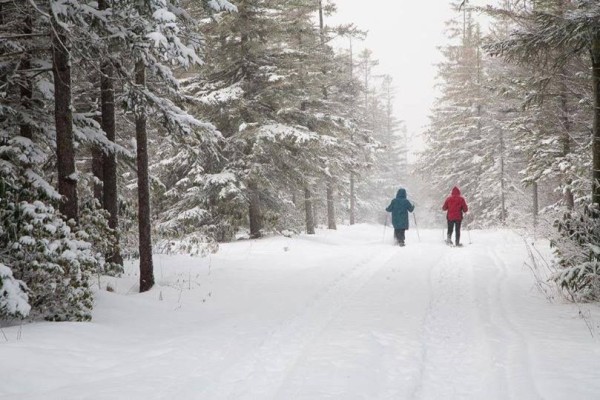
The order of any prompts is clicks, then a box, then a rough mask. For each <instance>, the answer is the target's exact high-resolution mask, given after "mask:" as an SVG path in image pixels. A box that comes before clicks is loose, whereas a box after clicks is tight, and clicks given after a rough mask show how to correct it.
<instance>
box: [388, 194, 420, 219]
mask: <svg viewBox="0 0 600 400" xmlns="http://www.w3.org/2000/svg"><path fill="white" fill-rule="evenodd" d="M414 209H415V206H414V205H413V203H411V202H410V201H408V199H407V198H406V189H398V193H397V194H396V198H395V199H394V200H392V202H391V203H390V205H389V206H388V208H386V209H385V210H386V211H387V212H391V213H392V225H393V226H394V229H408V212H409V211H410V212H413V210H414Z"/></svg>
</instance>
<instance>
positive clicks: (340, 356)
mask: <svg viewBox="0 0 600 400" xmlns="http://www.w3.org/2000/svg"><path fill="white" fill-rule="evenodd" d="M382 229H383V227H376V226H368V225H360V226H354V227H351V228H348V227H345V228H342V229H340V231H338V232H328V231H320V232H319V234H318V235H317V236H312V237H308V236H300V237H296V238H292V239H289V238H283V237H280V238H269V239H263V240H259V241H243V242H238V243H232V244H227V245H224V246H223V247H222V249H221V251H220V252H219V253H218V254H216V255H214V256H212V257H210V258H208V259H198V258H190V257H183V256H177V257H176V256H170V257H167V256H161V257H158V256H157V257H156V259H155V260H156V261H155V273H156V277H157V283H158V285H157V287H156V288H155V289H153V290H152V291H151V292H149V293H145V294H141V295H140V294H136V293H135V290H136V285H135V282H136V280H137V277H136V275H135V266H133V265H132V266H130V267H129V271H130V274H128V275H127V276H126V277H124V278H119V279H115V278H106V279H104V280H103V281H102V283H101V286H102V288H103V289H104V288H105V287H106V285H107V284H109V285H110V286H111V287H112V288H113V289H115V291H116V292H115V293H109V292H106V291H105V290H100V291H99V292H98V295H97V305H96V309H95V312H94V322H92V323H83V324H81V323H36V324H28V325H25V326H23V327H10V328H4V329H3V332H4V334H5V335H6V338H7V340H5V341H4V342H2V343H1V344H0V376H2V377H3V378H2V382H3V383H2V385H0V399H23V400H25V399H40V400H41V399H44V400H47V399H57V400H58V399H128V400H129V399H140V400H142V399H143V400H149V399H177V400H180V399H182V400H183V399H190V400H193V399H202V400H204V399H207V400H213V399H215V400H218V399H235V400H238V399H255V400H267V399H281V400H287V399H306V400H309V399H310V400H313V399H342V400H346V399H367V400H372V399H598V398H600V368H598V367H599V366H600V342H599V341H598V339H597V336H596V337H594V336H593V335H597V334H598V331H599V330H600V329H598V326H597V325H598V319H599V318H600V313H598V308H597V307H596V306H586V307H585V308H584V309H583V310H582V312H583V314H584V315H585V316H586V317H587V318H586V319H585V320H584V319H582V318H581V317H580V316H579V312H580V309H579V308H578V306H576V305H572V304H566V303H564V302H562V301H560V300H558V299H557V300H556V301H555V302H554V303H549V302H548V301H547V300H546V298H545V297H544V295H543V294H542V293H540V292H539V291H538V290H537V289H536V287H535V282H534V280H533V278H532V274H531V272H530V271H529V270H528V268H527V267H526V266H525V264H524V263H525V262H527V261H528V259H527V250H526V246H525V241H524V240H523V239H522V238H521V237H519V236H518V235H516V234H514V233H511V232H508V231H503V232H498V231H496V232H492V231H489V232H486V231H476V232H473V233H472V234H471V241H472V244H467V246H466V247H464V248H451V247H448V246H446V245H444V244H443V243H442V237H443V236H442V232H441V230H439V231H421V241H420V242H419V241H418V239H417V237H416V232H414V231H409V235H408V237H407V243H408V245H407V247H404V248H399V247H395V246H392V245H391V237H390V236H391V232H390V231H389V229H388V230H387V232H386V236H385V238H384V237H383V231H382ZM464 239H465V240H464V241H465V242H467V243H468V242H469V238H468V236H467V235H465V238H464ZM538 246H543V245H542V244H539V245H538ZM541 250H542V252H543V251H544V249H543V247H541ZM0 338H1V339H3V337H2V336H1V335H0Z"/></svg>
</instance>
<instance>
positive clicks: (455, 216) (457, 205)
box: [442, 186, 469, 246]
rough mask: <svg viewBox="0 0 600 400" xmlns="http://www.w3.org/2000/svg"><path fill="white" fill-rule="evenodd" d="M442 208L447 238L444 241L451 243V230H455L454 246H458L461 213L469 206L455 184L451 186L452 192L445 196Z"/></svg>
mask: <svg viewBox="0 0 600 400" xmlns="http://www.w3.org/2000/svg"><path fill="white" fill-rule="evenodd" d="M442 210H444V211H447V213H446V219H447V220H448V239H447V240H446V243H448V244H452V231H455V239H456V246H460V225H461V223H462V219H463V213H466V212H467V211H469V207H467V202H466V201H465V198H464V197H462V196H461V195H460V189H458V188H457V187H456V186H454V187H453V188H452V194H451V195H450V196H448V197H447V198H446V201H445V202H444V205H443V206H442Z"/></svg>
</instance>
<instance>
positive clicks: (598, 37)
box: [592, 31, 600, 210]
mask: <svg viewBox="0 0 600 400" xmlns="http://www.w3.org/2000/svg"><path fill="white" fill-rule="evenodd" d="M592 82H593V85H594V125H593V132H594V139H593V147H592V152H593V155H592V203H593V204H595V205H596V207H598V209H599V210H600V33H598V31H595V34H594V36H593V38H592Z"/></svg>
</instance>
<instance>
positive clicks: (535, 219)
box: [532, 182, 540, 226]
mask: <svg viewBox="0 0 600 400" xmlns="http://www.w3.org/2000/svg"><path fill="white" fill-rule="evenodd" d="M532 190H533V225H534V226H537V223H538V215H539V212H540V201H539V191H538V184H537V182H534V183H533V185H532Z"/></svg>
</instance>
